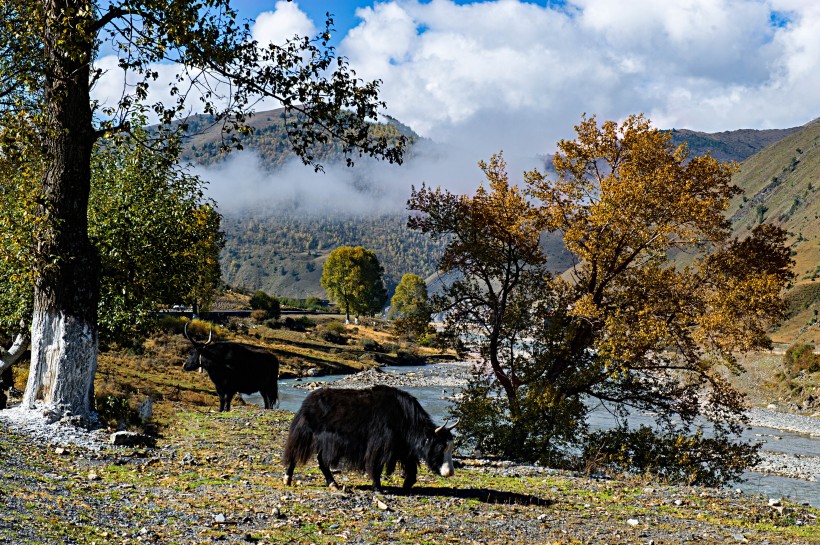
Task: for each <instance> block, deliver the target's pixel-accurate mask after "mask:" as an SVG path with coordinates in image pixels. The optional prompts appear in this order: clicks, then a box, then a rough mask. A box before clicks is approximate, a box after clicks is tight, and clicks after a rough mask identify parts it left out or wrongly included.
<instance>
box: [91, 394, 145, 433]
mask: <svg viewBox="0 0 820 545" xmlns="http://www.w3.org/2000/svg"><path fill="white" fill-rule="evenodd" d="M95 403H96V409H97V416H98V417H99V419H100V421H101V422H102V423H103V424H104V425H106V426H108V427H112V428H119V427H126V426H127V425H129V424H131V423H133V422H134V421H136V420H138V418H139V417H138V415H137V414H136V411H134V410H133V409H131V407H130V405H129V403H128V397H127V396H115V395H104V396H99V397H97V398H96V401H95Z"/></svg>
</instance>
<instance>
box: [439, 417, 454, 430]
mask: <svg viewBox="0 0 820 545" xmlns="http://www.w3.org/2000/svg"><path fill="white" fill-rule="evenodd" d="M449 421H450V419H449V418H448V419H447V420H445V421H444V424H442V425H441V426H439V427H437V428H436V431H435V433H440V432H441V431H443V430H447V431H450V430H452V429H453V428H455V427H456V424H458V420H456V421H455V422H453V423H452V424H451V425H449V426H448V425H447V422H449Z"/></svg>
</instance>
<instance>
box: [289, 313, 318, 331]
mask: <svg viewBox="0 0 820 545" xmlns="http://www.w3.org/2000/svg"><path fill="white" fill-rule="evenodd" d="M281 325H282V327H284V328H285V329H289V330H291V331H307V330H308V329H310V328H312V327H315V326H316V322H314V321H313V320H311V319H310V318H308V317H307V316H299V317H298V318H296V319H295V320H294V319H293V318H291V317H290V316H288V317H287V318H285V319H284V321H282V322H281Z"/></svg>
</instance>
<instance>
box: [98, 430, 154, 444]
mask: <svg viewBox="0 0 820 545" xmlns="http://www.w3.org/2000/svg"><path fill="white" fill-rule="evenodd" d="M109 442H110V443H111V444H112V445H118V446H123V447H152V446H154V445H155V444H156V442H157V441H156V439H155V438H154V437H151V436H150V435H145V434H142V433H136V432H133V431H116V432H114V433H112V434H111V437H110V438H109Z"/></svg>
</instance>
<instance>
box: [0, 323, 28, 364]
mask: <svg viewBox="0 0 820 545" xmlns="http://www.w3.org/2000/svg"><path fill="white" fill-rule="evenodd" d="M26 348H28V335H25V334H23V333H18V334H17V337H15V339H14V342H13V343H12V345H11V348H9V349H8V350H6V349H5V348H3V347H2V346H0V374H3V371H5V370H6V369H8V368H9V367H11V366H12V365H14V363H15V362H16V361H17V360H19V359H20V357H21V356H22V355H23V354H25V352H26Z"/></svg>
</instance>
